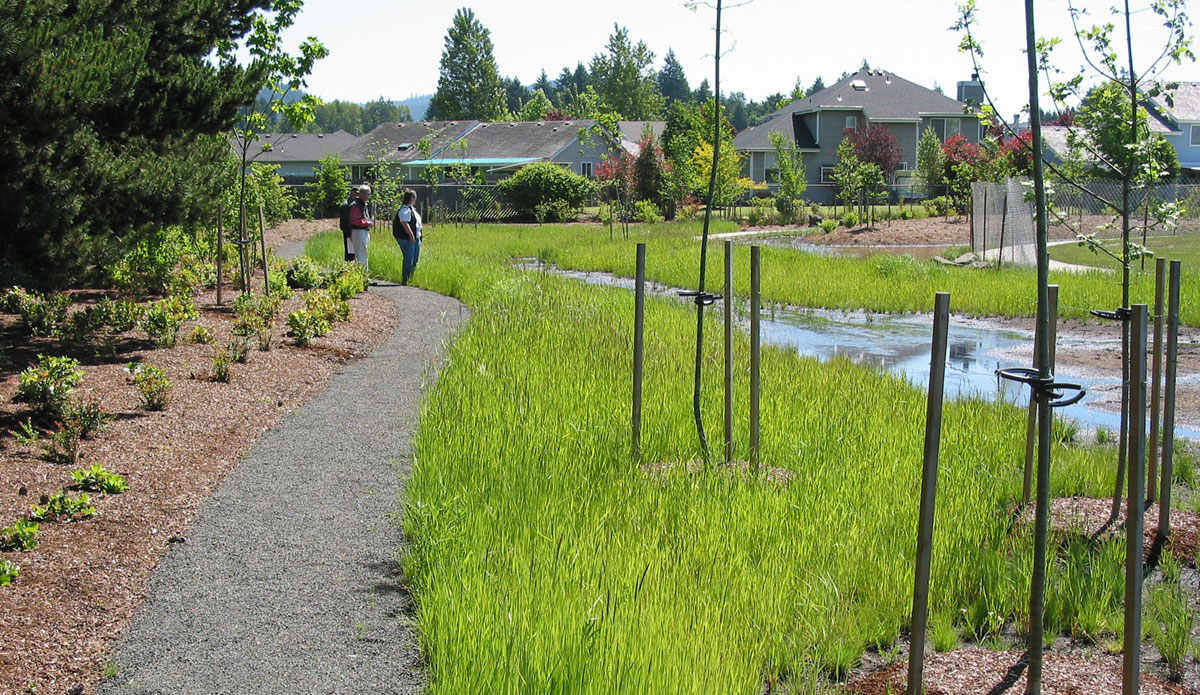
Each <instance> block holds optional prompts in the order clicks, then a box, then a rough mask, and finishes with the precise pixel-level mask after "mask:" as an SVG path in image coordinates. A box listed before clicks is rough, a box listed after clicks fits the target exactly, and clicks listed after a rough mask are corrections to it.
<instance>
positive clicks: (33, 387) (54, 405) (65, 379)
mask: <svg viewBox="0 0 1200 695" xmlns="http://www.w3.org/2000/svg"><path fill="white" fill-rule="evenodd" d="M81 381H83V370H81V369H80V368H79V360H77V359H74V358H71V357H57V356H54V355H38V361H37V363H36V364H34V365H32V366H30V367H27V368H26V369H25V370H24V371H22V372H21V374H20V376H18V378H17V393H16V395H15V396H13V400H14V401H16V402H18V403H29V404H31V405H33V406H34V407H35V408H36V409H37V411H38V413H39V414H40V415H42V416H46V417H50V418H54V417H61V416H62V414H63V408H64V406H65V405H66V404H67V401H68V399H70V397H71V392H72V391H74V389H75V387H76V386H78V385H79V382H81Z"/></svg>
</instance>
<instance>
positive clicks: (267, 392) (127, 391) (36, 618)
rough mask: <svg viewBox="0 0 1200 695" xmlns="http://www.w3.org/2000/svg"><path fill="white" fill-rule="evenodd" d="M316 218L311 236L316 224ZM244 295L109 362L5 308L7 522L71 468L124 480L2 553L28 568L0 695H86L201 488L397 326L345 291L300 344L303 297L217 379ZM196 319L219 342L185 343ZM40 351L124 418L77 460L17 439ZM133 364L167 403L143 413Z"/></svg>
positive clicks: (10, 616) (2, 593)
mask: <svg viewBox="0 0 1200 695" xmlns="http://www.w3.org/2000/svg"><path fill="white" fill-rule="evenodd" d="M298 226H303V225H298ZM309 226H310V227H312V229H310V230H306V231H308V232H311V231H315V230H316V227H317V226H319V225H311V224H310V225H309ZM236 294H237V293H236V291H234V290H232V289H227V290H226V292H225V296H226V299H225V302H226V306H225V307H217V306H216V305H215V292H212V291H210V292H208V293H206V294H204V295H201V296H198V297H196V304H197V306H198V307H199V308H200V318H199V319H198V320H197V321H189V322H187V323H186V324H185V325H184V327H183V329H182V330H181V331H180V336H181V339H180V342H179V344H178V346H177V347H175V348H173V349H154V348H153V347H152V346H150V345H149V344H148V343H146V342H145V340H144V334H142V333H141V332H137V331H135V332H131V333H130V334H127V335H125V336H122V340H121V341H120V343H119V347H118V350H117V354H116V355H115V356H111V357H97V356H96V355H94V354H93V353H92V352H91V351H90V350H84V351H75V352H71V351H69V350H64V349H63V347H62V346H61V345H59V344H58V343H57V341H53V340H48V339H26V338H20V339H17V338H16V334H15V332H14V330H13V326H14V324H15V323H16V317H14V316H12V315H4V314H0V333H2V334H3V335H4V338H5V345H6V346H8V347H7V349H6V357H7V365H6V366H5V368H4V369H3V371H0V378H2V379H3V381H0V528H3V527H7V526H10V525H12V524H13V522H15V521H17V520H18V519H21V518H24V517H26V516H27V515H28V514H29V511H30V509H29V508H30V505H31V504H37V503H38V502H39V499H40V498H41V497H42V496H43V495H50V494H53V493H56V492H58V491H59V490H61V489H64V488H70V486H71V485H72V484H73V483H74V480H73V479H72V478H71V471H72V470H75V469H78V468H86V467H88V466H90V465H91V464H93V463H98V464H101V465H103V466H104V467H105V468H107V469H109V470H111V471H114V472H116V473H119V474H121V475H123V476H124V477H125V478H126V480H127V482H128V483H129V486H130V489H129V491H127V492H125V493H123V494H119V495H107V496H102V495H93V496H92V499H93V503H94V505H95V507H96V513H95V515H94V516H93V517H91V518H89V519H85V520H83V521H78V522H74V523H42V524H41V528H40V530H39V532H38V534H37V538H38V541H39V544H38V546H37V547H36V548H35V549H34V550H32V551H27V552H6V553H0V557H2V559H7V560H11V561H13V562H16V563H17V564H19V565H20V566H21V571H20V575H19V576H18V577H17V579H16V580H15V581H13V583H12V584H11V585H9V586H7V587H3V588H0V634H3V635H4V647H3V650H0V692H3V693H26V692H28V693H33V692H37V693H66V692H71V693H85V692H91V691H92V690H93V688H94V687H95V684H96V683H97V682H98V681H99V680H100V678H101V676H102V672H103V669H104V667H105V658H106V654H107V653H108V651H109V649H110V647H111V646H112V644H113V643H114V641H115V639H116V638H117V637H118V636H119V634H120V633H121V631H122V630H123V629H124V628H125V626H126V625H128V624H129V622H130V619H131V617H132V615H133V612H134V610H135V609H136V608H137V607H138V604H139V603H140V602H141V600H142V599H143V597H144V591H145V586H146V580H147V579H148V577H149V576H150V574H151V573H152V572H153V571H154V568H155V566H156V565H157V563H158V559H159V557H160V556H161V555H162V554H163V552H164V551H165V550H166V549H167V547H168V544H170V543H182V542H186V537H187V528H188V524H189V522H190V521H191V520H192V518H193V517H194V516H195V514H196V513H197V511H198V510H199V508H200V506H201V504H202V502H203V501H204V499H205V497H206V496H207V495H208V494H210V493H211V492H212V491H213V490H214V489H215V488H216V487H217V486H218V485H219V484H220V482H221V480H222V478H223V477H224V476H225V474H226V473H228V472H229V471H230V470H232V469H233V468H234V467H236V466H237V465H238V462H239V461H240V459H241V457H242V456H243V454H244V453H245V452H246V451H247V450H248V449H249V448H250V447H251V446H253V445H254V443H255V442H256V441H257V440H258V438H259V437H260V436H261V434H262V433H263V432H264V431H265V430H267V429H269V428H270V427H272V426H274V425H275V424H277V423H278V422H279V421H280V420H281V419H282V418H283V417H284V415H286V414H287V413H288V412H289V411H291V410H293V409H294V408H296V407H298V406H299V405H301V404H302V403H304V402H305V401H306V400H307V399H309V398H310V397H311V396H312V395H313V394H314V393H316V392H317V391H318V390H319V389H320V388H321V387H322V386H323V385H324V384H325V383H326V382H327V381H328V379H329V377H330V376H331V375H332V374H333V372H334V371H336V370H337V369H338V368H339V367H340V366H341V365H343V364H345V363H346V362H348V361H350V360H354V359H356V358H358V357H360V356H362V355H364V354H365V353H367V352H369V351H370V350H371V349H372V348H373V347H374V346H375V345H377V344H379V343H380V342H381V341H382V340H383V339H384V338H386V337H387V336H388V335H390V334H391V332H392V331H393V330H394V328H395V326H396V320H397V319H396V316H397V312H396V307H395V305H394V304H393V303H392V302H391V301H389V300H387V299H384V298H382V297H379V296H376V295H371V294H366V293H364V294H361V295H359V296H358V297H356V298H354V299H352V300H351V306H352V311H353V314H352V317H351V319H350V320H349V321H348V322H345V323H340V324H337V325H335V326H334V329H333V332H332V333H330V334H329V335H326V336H324V337H323V338H320V339H317V340H316V341H315V342H314V344H313V345H312V346H311V347H307V348H299V347H296V346H294V345H292V344H291V341H289V340H287V339H286V338H284V337H282V336H283V334H284V333H285V332H286V330H287V326H286V323H285V321H284V319H285V317H286V315H287V312H288V311H292V310H295V309H298V308H303V298H302V297H301V296H300V294H299V293H297V296H296V297H294V298H293V299H291V300H289V301H288V302H286V303H285V305H284V308H283V310H282V312H281V313H280V317H279V319H277V322H276V324H275V336H276V337H275V341H274V346H273V347H272V349H271V350H269V351H266V352H262V351H259V350H257V349H256V347H254V346H253V345H252V347H251V349H250V352H249V357H248V360H247V361H246V363H244V364H234V365H233V370H232V371H233V380H232V381H231V382H230V383H218V382H215V381H213V380H211V378H210V377H211V372H212V362H213V355H214V351H215V349H216V348H217V347H218V346H223V345H225V344H226V343H227V342H228V341H230V340H231V337H232V334H231V331H230V328H231V324H232V321H233V314H232V312H231V311H230V309H229V304H230V303H231V302H232V300H233V298H234V297H236ZM96 296H97V295H95V294H93V295H90V296H89V295H80V296H79V297H77V298H78V299H82V300H86V301H90V300H94V299H95V298H96ZM197 324H198V325H203V326H206V327H208V328H209V329H210V330H212V332H213V333H214V335H215V340H214V341H213V343H212V344H207V345H206V344H193V343H190V342H188V341H187V336H189V335H191V332H192V330H193V327H194V326H195V325H197ZM37 353H43V354H70V355H72V356H74V357H76V358H77V359H80V360H81V362H83V365H84V366H83V369H84V372H85V377H84V379H83V382H82V384H81V386H79V387H78V388H77V389H76V394H77V395H78V396H80V397H82V398H85V399H90V398H99V399H100V401H101V404H102V407H103V408H104V409H105V410H107V411H108V412H110V413H113V414H114V415H116V420H115V421H114V422H113V423H112V425H111V426H110V427H109V428H108V429H106V430H104V431H102V432H101V433H99V434H98V435H97V436H96V437H95V438H94V439H92V440H86V441H84V442H83V443H82V446H81V449H80V456H79V460H78V463H77V464H75V465H62V464H55V463H49V462H47V461H45V460H43V459H42V458H41V456H40V454H41V451H40V448H38V447H37V446H36V445H35V446H33V447H29V446H21V445H19V444H18V443H17V442H16V441H15V440H14V438H13V437H12V436H11V435H10V434H9V431H10V430H12V429H14V428H16V427H17V425H18V423H19V422H21V421H24V419H25V418H27V417H28V415H29V410H28V408H27V407H26V406H25V405H24V404H17V403H13V402H12V396H13V394H14V393H15V391H16V386H17V374H18V373H19V372H20V371H21V370H22V369H23V368H24V367H25V366H27V365H28V364H30V363H31V362H32V361H33V360H35V359H36V354H37ZM131 361H139V362H142V363H145V364H149V365H154V366H157V367H160V368H163V369H165V370H166V372H167V374H168V377H169V379H170V381H171V384H172V386H173V388H172V390H171V395H170V403H169V405H168V406H167V408H166V409H165V410H163V411H161V412H146V411H143V410H141V409H140V407H139V394H138V393H137V391H136V389H135V388H134V386H133V385H131V384H130V383H128V381H127V377H128V375H127V373H126V372H125V369H124V366H125V365H126V364H127V363H129V362H131ZM280 503H281V504H289V503H291V502H289V501H287V500H281V501H280ZM181 637H182V636H181Z"/></svg>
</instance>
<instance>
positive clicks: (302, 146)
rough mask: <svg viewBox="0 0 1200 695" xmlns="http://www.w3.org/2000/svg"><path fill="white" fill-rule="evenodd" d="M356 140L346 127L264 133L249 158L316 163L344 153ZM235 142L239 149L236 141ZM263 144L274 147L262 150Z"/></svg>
mask: <svg viewBox="0 0 1200 695" xmlns="http://www.w3.org/2000/svg"><path fill="white" fill-rule="evenodd" d="M357 140H358V136H356V135H351V134H350V133H347V132H346V131H344V130H339V131H336V132H333V133H281V134H275V133H264V134H261V135H259V136H258V137H256V138H255V141H254V143H251V145H250V161H252V162H263V163H266V164H279V163H282V162H316V161H319V160H320V159H321V157H324V156H325V155H327V154H330V153H333V154H338V155H341V153H342V152H343V151H345V149H346V148H347V147H349V146H351V145H353V144H354V143H355V142H356V141H357ZM232 144H233V147H234V148H235V149H236V148H237V143H236V142H233V143H232ZM261 144H269V145H270V146H271V149H269V150H262V149H261Z"/></svg>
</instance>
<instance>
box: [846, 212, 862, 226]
mask: <svg viewBox="0 0 1200 695" xmlns="http://www.w3.org/2000/svg"><path fill="white" fill-rule="evenodd" d="M842 226H843V227H857V226H858V213H857V212H854V211H853V210H847V211H846V212H844V213H842Z"/></svg>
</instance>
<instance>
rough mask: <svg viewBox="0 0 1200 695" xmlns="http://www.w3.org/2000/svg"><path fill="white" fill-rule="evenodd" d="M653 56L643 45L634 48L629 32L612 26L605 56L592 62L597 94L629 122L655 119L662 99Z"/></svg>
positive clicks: (597, 57)
mask: <svg viewBox="0 0 1200 695" xmlns="http://www.w3.org/2000/svg"><path fill="white" fill-rule="evenodd" d="M653 63H654V52H653V51H651V50H650V49H649V48H647V47H646V43H645V42H644V41H639V42H638V43H637V45H634V44H633V43H632V42H631V41H630V40H629V31H628V30H627V29H625V28H624V27H621V26H618V25H616V24H613V33H612V35H611V36H609V38H608V53H598V54H596V56H595V57H594V58H592V69H591V72H592V80H593V82H594V83H595V85H596V91H597V92H598V93H599V94H600V96H602V97H604V100H605V102H607V103H608V105H609V106H611V107H612V108H613V109H614V110H615V111H616V112H617V113H619V114H621V116H622V117H623V118H625V119H628V120H631V121H645V120H651V119H655V118H658V117H659V115H660V114H661V113H662V107H663V97H662V94H660V93H659V91H658V82H657V81H656V80H655V79H654V73H653V71H652V70H651V65H652V64H653Z"/></svg>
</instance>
